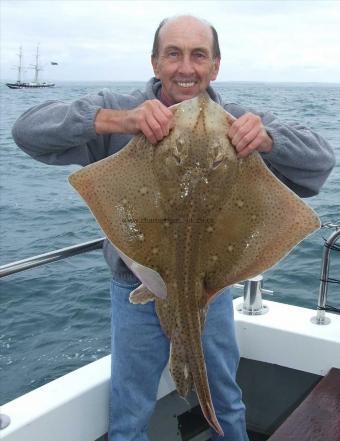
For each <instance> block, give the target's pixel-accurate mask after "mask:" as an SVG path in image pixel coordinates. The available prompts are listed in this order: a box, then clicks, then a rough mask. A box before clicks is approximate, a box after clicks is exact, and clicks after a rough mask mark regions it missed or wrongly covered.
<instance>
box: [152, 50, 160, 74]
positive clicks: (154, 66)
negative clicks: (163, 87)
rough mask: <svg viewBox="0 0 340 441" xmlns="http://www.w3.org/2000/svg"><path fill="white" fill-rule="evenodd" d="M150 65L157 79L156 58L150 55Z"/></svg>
mask: <svg viewBox="0 0 340 441" xmlns="http://www.w3.org/2000/svg"><path fill="white" fill-rule="evenodd" d="M151 64H152V68H153V72H154V74H155V77H156V78H157V79H159V76H158V74H159V72H158V58H157V57H156V56H155V55H151Z"/></svg>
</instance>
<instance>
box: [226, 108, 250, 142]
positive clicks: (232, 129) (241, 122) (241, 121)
mask: <svg viewBox="0 0 340 441" xmlns="http://www.w3.org/2000/svg"><path fill="white" fill-rule="evenodd" d="M248 119H249V116H248V114H247V113H245V114H244V115H242V116H240V117H239V118H236V119H235V121H233V122H232V125H231V126H230V128H229V132H228V136H229V137H230V138H233V137H234V136H235V134H236V133H237V132H238V131H239V130H240V128H241V127H242V126H243V125H244V124H245V123H246V122H247V121H248Z"/></svg>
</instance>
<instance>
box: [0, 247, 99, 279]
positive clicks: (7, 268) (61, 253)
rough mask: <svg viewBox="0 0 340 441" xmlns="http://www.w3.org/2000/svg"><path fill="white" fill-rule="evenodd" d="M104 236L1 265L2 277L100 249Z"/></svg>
mask: <svg viewBox="0 0 340 441" xmlns="http://www.w3.org/2000/svg"><path fill="white" fill-rule="evenodd" d="M103 243H104V238H100V239H95V240H91V241H89V242H84V243H81V244H78V245H73V246H70V247H67V248H61V249H59V250H56V251H51V252H49V253H44V254H39V255H38V256H33V257H29V258H27V259H23V260H18V261H16V262H11V263H8V264H6V265H2V266H0V278H2V277H6V276H9V275H11V274H15V273H19V272H21V271H26V270H28V269H31V268H35V267H37V266H41V265H46V264H48V263H52V262H56V261H58V260H62V259H67V258H68V257H71V256H76V255H78V254H83V253H87V252H89V251H93V250H98V249H101V248H102V247H103Z"/></svg>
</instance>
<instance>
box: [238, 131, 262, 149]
mask: <svg viewBox="0 0 340 441" xmlns="http://www.w3.org/2000/svg"><path fill="white" fill-rule="evenodd" d="M260 132H261V127H254V128H253V129H251V130H250V131H246V132H245V135H244V136H243V137H242V138H241V139H239V140H238V141H237V142H236V143H234V139H233V143H234V146H235V148H236V151H237V152H241V151H242V150H243V149H244V148H246V147H248V146H249V145H250V144H251V143H252V142H253V141H254V140H255V139H256V137H257V136H258V135H259V134H260Z"/></svg>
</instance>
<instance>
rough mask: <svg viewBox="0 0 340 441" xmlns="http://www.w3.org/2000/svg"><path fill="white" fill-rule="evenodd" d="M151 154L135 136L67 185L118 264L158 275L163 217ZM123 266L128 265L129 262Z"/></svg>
mask: <svg viewBox="0 0 340 441" xmlns="http://www.w3.org/2000/svg"><path fill="white" fill-rule="evenodd" d="M153 149H154V146H153V145H152V144H150V143H149V142H148V141H147V140H146V139H145V137H144V136H142V135H138V136H136V137H135V138H133V139H132V141H130V143H129V144H128V145H127V146H126V147H124V148H123V149H122V150H121V151H119V152H118V153H116V154H115V155H112V156H110V157H108V158H106V159H103V160H102V161H98V162H96V163H94V164H91V165H89V166H87V167H84V168H83V169H81V170H79V171H77V172H75V173H73V174H72V175H71V176H70V177H69V181H70V183H71V185H72V186H73V187H74V188H75V189H76V190H77V191H78V192H79V193H80V195H81V196H82V197H83V199H84V200H85V202H86V203H87V205H88V206H89V208H90V210H91V211H92V213H93V215H94V217H95V218H96V220H97V222H98V224H99V225H100V227H101V228H102V230H103V231H104V233H105V235H106V236H107V237H108V239H109V240H110V241H111V243H112V244H113V245H114V246H115V247H116V248H117V249H118V251H119V252H120V254H121V257H122V258H123V260H125V259H124V255H125V256H128V258H129V259H130V260H132V263H133V262H137V263H138V264H141V265H143V266H144V267H148V268H152V269H153V270H155V271H158V272H160V270H161V268H162V266H163V262H164V261H165V260H166V256H164V255H163V254H162V252H161V251H162V250H164V249H167V248H166V247H168V244H166V243H165V241H166V240H167V238H166V237H165V236H164V235H163V234H162V228H163V223H164V222H163V219H164V215H163V210H162V208H161V197H160V192H159V188H158V183H157V179H156V178H155V175H154V172H153V166H152V164H153V152H154V150H153ZM126 263H127V264H128V265H129V266H130V264H131V261H126ZM135 269H136V268H135ZM145 271H146V272H147V269H146V268H145ZM134 272H135V271H134ZM137 272H138V271H137ZM137 276H138V277H139V275H138V274H137ZM147 278H149V279H150V278H151V279H152V278H153V274H152V273H151V274H147ZM148 287H149V288H150V285H148Z"/></svg>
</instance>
